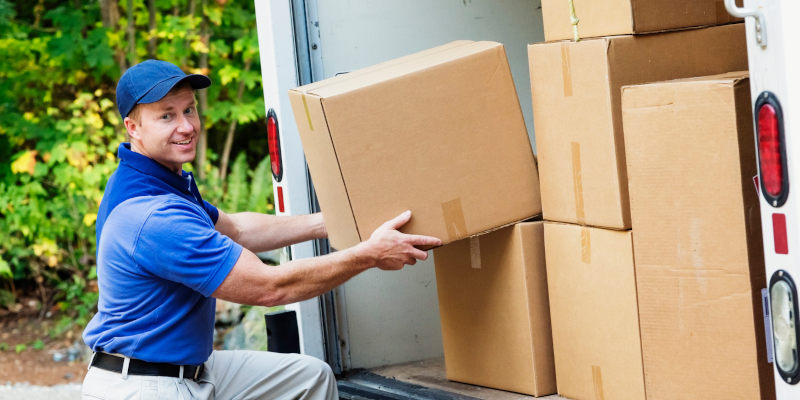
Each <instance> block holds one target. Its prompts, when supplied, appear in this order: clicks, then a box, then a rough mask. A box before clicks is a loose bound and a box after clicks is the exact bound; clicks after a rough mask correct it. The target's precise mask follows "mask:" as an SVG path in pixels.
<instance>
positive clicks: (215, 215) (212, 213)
mask: <svg viewBox="0 0 800 400" xmlns="http://www.w3.org/2000/svg"><path fill="white" fill-rule="evenodd" d="M203 208H205V210H206V213H207V214H208V216H209V217H210V218H211V223H212V225H216V224H217V220H218V219H219V210H217V207H214V206H212V205H211V203H209V202H207V201H205V200H203Z"/></svg>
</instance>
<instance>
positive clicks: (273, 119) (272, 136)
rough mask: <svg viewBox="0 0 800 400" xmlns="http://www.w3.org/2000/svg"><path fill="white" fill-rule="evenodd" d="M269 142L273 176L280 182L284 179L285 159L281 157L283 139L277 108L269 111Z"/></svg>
mask: <svg viewBox="0 0 800 400" xmlns="http://www.w3.org/2000/svg"><path fill="white" fill-rule="evenodd" d="M267 142H268V145H269V159H270V163H271V164H272V176H273V177H275V180H276V181H278V182H280V181H281V179H283V159H282V158H281V141H280V136H279V131H278V116H277V115H276V114H275V110H273V109H270V110H269V111H268V112H267Z"/></svg>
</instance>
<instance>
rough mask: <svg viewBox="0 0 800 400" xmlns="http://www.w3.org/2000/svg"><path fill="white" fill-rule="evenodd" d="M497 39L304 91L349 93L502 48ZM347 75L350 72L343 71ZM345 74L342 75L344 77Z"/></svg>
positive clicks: (327, 94) (407, 60) (323, 94)
mask: <svg viewBox="0 0 800 400" xmlns="http://www.w3.org/2000/svg"><path fill="white" fill-rule="evenodd" d="M502 47H503V45H502V44H500V43H497V42H470V43H464V44H461V45H457V46H447V48H444V49H441V51H437V52H429V53H427V54H425V55H424V56H421V57H410V56H408V57H405V60H403V61H402V62H396V63H388V65H386V66H385V67H383V68H374V69H370V70H369V71H367V72H365V73H359V74H356V75H353V76H352V77H350V78H349V79H342V80H337V81H336V82H331V83H330V84H328V85H325V86H320V87H317V88H314V89H313V90H309V91H307V92H308V93H313V94H315V95H317V96H319V97H322V98H329V97H332V96H336V95H339V94H342V93H347V92H352V91H354V90H358V89H360V88H364V87H368V86H372V85H375V84H379V83H381V82H386V81H389V80H393V79H396V78H398V77H401V76H403V75H408V74H413V73H416V72H419V71H424V70H425V69H427V68H431V67H433V66H437V65H442V64H444V63H446V62H448V61H453V60H458V59H460V58H462V57H465V56H468V55H470V54H476V53H480V52H482V51H485V50H487V49H490V48H501V49H502ZM346 75H349V74H346ZM346 75H345V76H346Z"/></svg>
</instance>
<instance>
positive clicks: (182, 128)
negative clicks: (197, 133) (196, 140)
mask: <svg viewBox="0 0 800 400" xmlns="http://www.w3.org/2000/svg"><path fill="white" fill-rule="evenodd" d="M178 118H179V120H178V132H180V133H191V132H192V131H194V125H192V123H191V121H189V118H187V117H186V115H184V114H181V115H180V117H178Z"/></svg>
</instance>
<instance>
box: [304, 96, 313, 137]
mask: <svg viewBox="0 0 800 400" xmlns="http://www.w3.org/2000/svg"><path fill="white" fill-rule="evenodd" d="M302 97H303V107H305V109H306V118H308V129H311V132H314V124H312V123H311V113H310V112H308V102H306V95H305V94H303V95H302Z"/></svg>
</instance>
